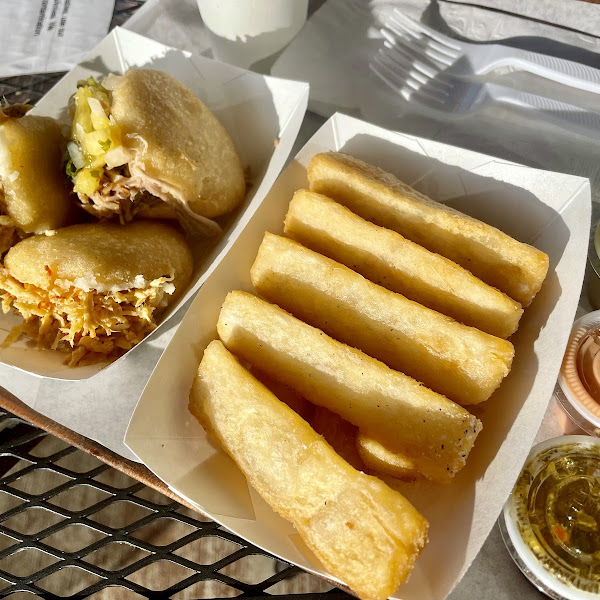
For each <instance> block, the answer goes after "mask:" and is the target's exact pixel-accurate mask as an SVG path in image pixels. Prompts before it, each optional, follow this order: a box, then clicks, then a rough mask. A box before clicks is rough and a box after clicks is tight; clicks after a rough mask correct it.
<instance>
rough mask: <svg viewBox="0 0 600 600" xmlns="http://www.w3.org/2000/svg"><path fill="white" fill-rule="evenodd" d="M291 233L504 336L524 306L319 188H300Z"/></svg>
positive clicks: (364, 272)
mask: <svg viewBox="0 0 600 600" xmlns="http://www.w3.org/2000/svg"><path fill="white" fill-rule="evenodd" d="M285 235H286V236H288V237H290V238H292V239H294V240H296V241H297V242H300V243H301V244H302V245H304V246H306V247H307V248H310V249H311V250H315V251H316V252H319V253H320V254H323V255H325V256H328V257H329V258H332V259H333V260H336V261H338V262H340V263H342V264H344V265H346V266H347V267H350V268H351V269H352V270H354V271H356V272H358V273H360V274H361V275H363V276H364V277H366V278H367V279H370V280H371V281H373V282H375V283H377V284H379V285H381V286H383V287H385V288H387V289H389V290H392V291H393V292H398V293H399V294H402V295H403V296H406V297H407V298H409V299H410V300H414V301H415V302H418V303H419V304H423V305H424V306H427V307H428V308H431V309H433V310H436V311H438V312H441V313H443V314H445V315H448V316H449V317H452V318H453V319H456V320H457V321H459V322H460V323H464V324H465V325H471V326H473V327H477V329H481V331H485V332H486V333H491V334H492V335H496V336H498V337H501V338H507V337H509V336H510V335H511V334H513V333H514V332H515V331H516V330H517V327H518V326H519V319H520V318H521V315H522V314H523V309H522V308H521V305H520V304H519V303H518V302H515V301H514V300H513V299H512V298H509V297H508V296H507V295H506V294H503V293H502V292H500V291H499V290H497V289H496V288H493V287H492V286H489V285H487V284H486V283H484V282H483V281H481V279H479V278H477V277H475V276H474V275H473V274H472V273H470V272H469V271H467V270H466V269H463V268H462V267H460V266H459V265H457V264H456V263H454V262H452V261H451V260H449V259H447V258H445V257H443V256H440V255H439V254H435V253H433V252H430V251H429V250H427V249H425V248H423V247H422V246H419V245H418V244H415V243H414V242H411V241H410V240H407V239H405V238H404V237H402V236H401V235H400V234H399V233H397V232H395V231H392V230H391V229H385V228H384V227H379V226H377V225H374V224H373V223H370V222H369V221H365V220H364V219H362V218H361V217H359V216H358V215H355V214H354V213H353V212H351V211H350V210H349V209H347V208H346V207H345V206H342V205H341V204H338V203H337V202H334V201H333V200H331V199H329V198H327V197H325V196H323V195H321V194H317V193H315V192H310V191H308V190H298V191H297V192H296V193H295V194H294V197H293V199H292V201H291V203H290V208H289V210H288V213H287V216H286V218H285Z"/></svg>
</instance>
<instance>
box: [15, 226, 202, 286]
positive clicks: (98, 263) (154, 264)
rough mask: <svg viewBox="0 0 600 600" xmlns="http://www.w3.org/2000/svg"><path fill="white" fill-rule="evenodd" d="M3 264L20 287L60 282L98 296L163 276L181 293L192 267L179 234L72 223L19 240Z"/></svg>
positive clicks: (170, 230) (154, 228)
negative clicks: (18, 282) (94, 291)
mask: <svg viewBox="0 0 600 600" xmlns="http://www.w3.org/2000/svg"><path fill="white" fill-rule="evenodd" d="M4 263H5V267H6V268H7V270H8V272H9V273H10V275H12V276H13V277H15V278H16V279H18V280H19V281H21V282H22V283H30V284H33V285H36V286H38V287H40V288H43V289H47V288H48V287H50V285H52V284H53V283H57V284H58V283H59V282H60V281H64V282H65V285H67V284H71V285H75V286H76V287H80V288H82V289H85V288H88V289H94V290H98V291H101V292H102V291H108V290H128V289H131V288H141V287H146V286H147V285H149V284H150V283H151V282H152V281H153V280H155V279H158V278H159V277H165V276H166V277H171V278H173V279H172V283H173V285H174V286H175V290H176V293H177V292H180V291H183V288H184V286H185V285H186V284H187V282H188V281H189V279H190V277H191V274H192V268H193V265H192V255H191V252H190V250H189V248H188V247H187V244H186V243H185V240H184V239H183V236H182V235H180V234H179V233H178V232H177V231H176V230H175V229H173V228H171V227H169V226H167V225H164V224H163V223H159V222H154V221H153V222H148V221H138V222H135V223H131V224H129V225H118V224H115V223H86V224H83V225H72V226H71V227H66V228H64V229H60V230H59V231H57V232H56V234H55V235H53V236H46V235H37V236H34V237H30V238H27V239H25V240H23V241H21V242H19V243H18V244H16V245H15V246H13V247H12V248H11V249H10V250H9V251H8V253H7V255H6V258H5V261H4ZM140 276H141V277H140ZM142 278H143V281H144V283H143V284H142ZM63 287H65V286H63Z"/></svg>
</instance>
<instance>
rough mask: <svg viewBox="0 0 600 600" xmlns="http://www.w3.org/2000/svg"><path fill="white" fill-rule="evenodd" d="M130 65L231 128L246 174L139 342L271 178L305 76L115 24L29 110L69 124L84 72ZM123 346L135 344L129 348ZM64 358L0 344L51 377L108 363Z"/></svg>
mask: <svg viewBox="0 0 600 600" xmlns="http://www.w3.org/2000/svg"><path fill="white" fill-rule="evenodd" d="M132 68H147V69H159V70H162V71H166V72H167V73H170V74H171V75H173V76H174V77H176V78H177V79H179V80H180V81H181V82H183V83H184V84H185V85H187V86H188V87H189V88H190V89H192V90H193V91H194V92H195V93H196V94H197V95H198V97H199V98H200V99H201V100H202V101H203V102H204V103H205V104H206V105H207V106H208V107H209V108H210V109H211V110H212V111H213V112H214V113H215V114H216V115H217V117H218V118H219V120H220V121H221V123H222V124H223V125H224V126H225V128H226V129H227V131H228V132H229V134H230V136H231V137H232V139H233V141H234V143H235V145H236V148H237V150H238V152H239V154H240V157H241V160H242V166H243V167H244V168H245V169H247V170H248V171H247V172H248V173H249V175H250V179H251V181H252V187H251V188H250V189H249V191H248V194H247V196H246V199H245V201H244V203H243V204H242V206H241V207H239V208H238V209H236V211H234V212H233V213H232V216H231V218H230V219H229V220H228V223H227V225H226V227H225V228H224V233H223V236H222V237H221V238H219V239H218V242H217V243H216V245H214V244H213V245H212V246H211V249H210V250H209V251H204V253H203V254H201V258H200V259H197V260H196V269H195V273H194V276H193V278H192V281H191V283H190V285H189V287H188V289H187V291H186V293H185V294H184V295H183V296H182V297H181V298H180V300H179V301H178V302H177V303H175V304H174V305H173V306H171V307H169V309H168V310H167V311H166V312H165V313H164V314H163V315H162V316H161V318H160V325H159V327H158V329H157V330H155V331H154V332H153V333H152V334H151V335H150V336H148V337H147V338H146V339H145V340H144V341H143V342H142V344H143V343H145V342H146V340H148V339H149V338H152V337H155V336H156V335H157V332H160V331H161V330H162V327H161V326H162V325H163V324H164V323H165V322H166V321H167V320H168V319H169V317H170V316H171V315H173V314H174V313H175V312H176V311H177V309H178V308H179V307H181V306H182V305H183V304H184V303H185V302H186V300H188V299H189V298H190V297H191V296H192V295H193V294H194V293H196V292H197V291H198V289H199V288H200V286H201V285H202V283H203V282H204V281H205V280H206V278H207V277H208V275H210V273H211V272H212V271H213V269H214V268H215V267H216V266H217V264H219V262H220V261H221V259H222V258H223V256H225V254H226V253H227V251H228V249H229V248H230V247H231V245H232V243H233V242H234V241H235V239H236V238H237V236H238V235H239V234H240V232H241V231H242V230H243V229H244V227H245V225H246V223H247V222H248V220H249V219H250V217H251V216H252V214H253V213H254V211H255V210H256V208H257V207H258V206H259V205H260V203H261V202H262V200H263V198H264V197H265V195H266V193H267V192H268V190H269V189H270V187H271V186H272V185H273V182H274V181H275V179H276V177H277V175H279V173H280V171H281V169H282V168H283V166H284V164H285V161H286V160H287V158H288V155H289V153H290V151H291V149H292V146H293V144H294V141H295V140H296V136H297V134H298V130H299V129H300V125H301V124H302V120H303V118H304V113H305V112H306V105H307V102H308V84H306V83H302V82H296V81H287V80H283V79H276V78H273V77H266V76H263V75H258V74H257V73H252V72H250V71H246V70H244V69H239V68H237V67H234V66H231V65H228V64H224V63H220V62H218V61H214V60H211V59H208V58H205V57H203V56H196V55H193V54H190V53H189V52H182V51H181V50H176V49H175V48H171V47H169V46H165V45H163V44H160V43H158V42H155V41H153V40H150V39H148V38H145V37H143V36H140V35H138V34H136V33H132V32H130V31H126V30H124V29H120V28H116V29H114V30H113V31H112V32H111V33H110V34H109V35H108V36H107V37H106V38H105V39H104V40H103V41H102V42H101V43H100V44H98V46H96V48H94V50H92V51H91V52H90V53H89V54H88V55H87V56H86V58H85V59H84V60H83V62H81V63H80V64H78V65H77V66H76V67H74V68H73V70H72V71H70V72H69V73H68V74H67V75H66V76H65V77H64V78H63V79H61V81H60V82H59V83H58V84H57V85H56V86H55V87H54V88H52V90H50V91H49V92H48V93H47V94H46V96H44V98H43V99H42V100H40V102H39V103H38V104H37V106H36V107H35V108H34V109H33V110H32V111H31V113H32V114H38V115H47V116H51V117H54V118H56V119H59V120H60V121H62V122H63V123H65V124H69V125H70V123H69V117H68V110H67V105H68V102H69V98H70V97H71V95H72V94H73V93H74V92H75V91H76V89H77V81H78V80H80V79H87V78H88V77H89V76H90V75H92V76H94V77H96V78H97V79H98V78H100V79H102V78H104V77H105V76H106V75H108V74H109V73H120V74H122V73H124V72H125V71H127V70H128V69H132ZM166 93H168V90H166ZM21 321H22V320H21V318H20V317H17V316H15V315H13V314H12V313H9V314H7V315H4V314H0V340H2V339H4V337H5V336H6V335H7V334H8V332H9V331H10V330H11V328H12V327H13V326H14V325H17V324H18V323H20V322H21ZM129 352H135V348H134V349H133V350H130V351H129ZM64 358H65V355H64V354H62V353H59V352H54V351H50V350H38V349H36V348H35V345H34V344H32V342H28V341H26V340H25V339H21V340H20V341H19V342H17V343H16V344H13V345H11V346H9V347H8V348H4V349H0V363H4V364H6V365H10V366H13V367H17V368H18V369H21V370H23V371H26V372H29V373H33V374H35V375H41V376H45V377H52V378H56V379H71V380H79V379H86V378H88V377H90V376H92V375H94V374H96V373H98V372H99V371H100V370H101V369H103V368H105V367H106V364H98V365H91V366H82V367H76V368H69V367H67V366H65V365H64V364H63V360H64ZM121 360H124V357H121V358H120V359H119V361H121ZM119 361H116V362H119ZM112 364H115V363H112Z"/></svg>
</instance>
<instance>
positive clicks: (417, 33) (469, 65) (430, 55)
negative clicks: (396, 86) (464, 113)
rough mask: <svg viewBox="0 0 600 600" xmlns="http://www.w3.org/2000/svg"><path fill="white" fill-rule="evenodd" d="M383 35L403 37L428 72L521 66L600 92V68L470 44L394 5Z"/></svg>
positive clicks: (460, 72) (466, 72)
mask: <svg viewBox="0 0 600 600" xmlns="http://www.w3.org/2000/svg"><path fill="white" fill-rule="evenodd" d="M384 25H385V28H384V29H383V30H382V34H383V35H384V36H385V37H386V39H387V40H388V41H389V42H390V43H392V44H393V43H394V42H396V43H397V42H398V41H399V40H402V39H403V40H404V41H403V43H404V44H405V45H406V44H410V45H411V47H412V49H413V51H414V53H415V54H417V55H419V54H420V55H421V56H422V57H423V58H424V59H425V61H426V62H427V63H428V64H429V65H430V67H429V71H430V72H431V71H432V70H437V71H442V70H443V71H444V72H446V73H448V74H449V75H455V76H466V77H469V76H473V75H485V74H486V73H489V72H490V71H493V70H494V69H497V68H499V67H505V66H508V67H519V68H520V69H522V70H525V71H528V72H530V73H534V74H536V75H540V76H542V77H545V78H546V79H550V80H552V81H556V82H558V83H562V84H564V85H568V86H570V87H574V88H578V89H581V90H585V91H587V92H594V93H597V94H600V70H598V69H594V68H593V67H588V66H586V65H581V64H579V63H576V62H572V61H570V60H564V59H562V58H556V57H554V56H547V55H545V54H537V53H536V52H528V51H527V50H520V49H518V48H511V47H508V46H502V45H500V44H471V43H467V42H460V41H458V40H455V39H452V38H449V37H447V36H445V35H443V34H441V33H439V32H437V31H435V30H434V29H431V28H429V27H427V26H426V25H423V24H422V23H419V22H417V21H413V20H412V19H411V18H410V17H407V16H406V15H404V14H403V13H401V12H400V11H399V10H398V9H397V8H395V9H394V10H393V12H392V14H391V15H390V16H389V18H388V19H387V20H386V22H385V23H384Z"/></svg>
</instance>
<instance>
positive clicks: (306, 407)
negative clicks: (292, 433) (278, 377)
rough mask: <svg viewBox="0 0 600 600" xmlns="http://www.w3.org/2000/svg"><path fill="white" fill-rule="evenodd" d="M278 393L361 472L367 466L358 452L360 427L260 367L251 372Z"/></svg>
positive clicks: (276, 394) (275, 394)
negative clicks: (307, 397) (260, 369)
mask: <svg viewBox="0 0 600 600" xmlns="http://www.w3.org/2000/svg"><path fill="white" fill-rule="evenodd" d="M250 372H251V373H252V375H254V377H256V379H258V381H260V382H261V383H262V384H263V385H264V386H265V387H266V388H267V389H268V390H269V391H270V392H271V393H272V394H273V395H274V396H276V397H277V398H278V399H279V400H281V401H282V402H284V403H285V404H287V405H288V406H289V407H290V408H291V409H292V410H293V411H294V412H295V413H297V414H298V415H300V416H301V417H302V418H303V419H304V420H305V421H306V422H307V423H308V424H309V425H310V426H311V427H312V428H313V429H314V430H315V431H316V432H317V433H319V434H321V435H322V436H323V437H324V438H325V440H326V442H327V443H328V444H329V445H330V446H331V447H332V448H333V449H334V450H335V451H336V452H337V453H338V454H339V455H340V456H341V457H342V458H343V459H344V460H345V461H346V462H347V463H349V464H350V465H352V466H353V467H354V468H355V469H358V470H360V471H364V470H365V465H364V463H363V461H362V458H361V457H360V455H359V453H358V448H357V443H356V438H357V435H358V427H355V426H354V425H352V423H348V421H344V419H342V417H340V416H339V415H336V414H335V413H334V412H331V411H330V410H329V409H327V408H323V407H322V406H317V405H316V404H311V403H310V402H309V401H308V400H306V399H305V398H303V397H302V396H299V395H298V394H296V393H295V392H294V391H293V390H291V389H290V388H289V387H288V386H287V385H283V384H282V383H279V382H278V381H275V380H274V379H273V378H271V377H269V376H268V375H265V373H263V372H262V371H259V370H258V369H254V368H253V369H252V370H251V371H250Z"/></svg>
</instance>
